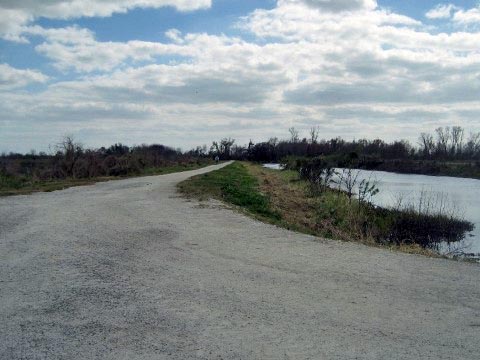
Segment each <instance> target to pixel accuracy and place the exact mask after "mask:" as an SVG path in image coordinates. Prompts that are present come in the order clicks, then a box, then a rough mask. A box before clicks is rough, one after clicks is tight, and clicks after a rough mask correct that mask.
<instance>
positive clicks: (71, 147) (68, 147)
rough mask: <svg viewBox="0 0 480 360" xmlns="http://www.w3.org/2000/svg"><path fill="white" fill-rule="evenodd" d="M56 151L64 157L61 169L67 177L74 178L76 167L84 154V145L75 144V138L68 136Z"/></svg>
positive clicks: (57, 146)
mask: <svg viewBox="0 0 480 360" xmlns="http://www.w3.org/2000/svg"><path fill="white" fill-rule="evenodd" d="M56 149H57V153H58V154H59V155H61V156H62V162H61V168H62V170H63V172H64V173H65V176H73V175H74V171H73V170H74V168H75V165H76V164H77V162H78V160H79V159H80V157H81V156H82V154H83V146H82V144H80V143H77V142H75V139H74V138H73V136H71V135H67V136H65V137H64V138H63V139H62V141H60V142H59V143H58V144H57V145H56Z"/></svg>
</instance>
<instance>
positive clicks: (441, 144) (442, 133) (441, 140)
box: [435, 126, 450, 155]
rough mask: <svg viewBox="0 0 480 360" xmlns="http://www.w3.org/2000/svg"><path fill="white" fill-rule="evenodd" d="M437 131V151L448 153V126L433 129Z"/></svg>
mask: <svg viewBox="0 0 480 360" xmlns="http://www.w3.org/2000/svg"><path fill="white" fill-rule="evenodd" d="M435 132H436V133H437V151H438V152H439V153H440V154H442V155H447V154H448V148H449V144H450V127H448V126H447V127H445V129H444V128H443V127H439V128H436V129H435Z"/></svg>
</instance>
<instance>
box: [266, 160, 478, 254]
mask: <svg viewBox="0 0 480 360" xmlns="http://www.w3.org/2000/svg"><path fill="white" fill-rule="evenodd" d="M273 165H277V166H273ZM268 167H269V168H273V169H279V167H278V164H269V166H268ZM359 171H360V174H359V178H358V181H361V180H362V179H366V180H368V179H370V180H372V181H375V182H376V184H377V187H378V189H379V190H380V192H379V193H378V194H377V195H376V196H375V197H374V198H373V201H372V202H373V203H374V204H375V205H377V206H382V207H392V206H395V205H397V204H398V201H399V199H401V200H402V202H403V203H404V204H405V203H407V204H418V202H419V199H420V197H421V196H425V195H427V196H429V197H430V198H432V199H435V198H437V199H444V200H446V203H447V206H448V207H449V209H450V210H452V211H454V212H455V215H456V216H457V217H459V218H463V219H465V220H468V221H470V222H472V223H473V224H475V229H474V230H473V232H472V233H470V234H468V235H467V238H466V239H465V241H464V242H462V244H452V245H450V246H448V245H444V246H443V248H442V249H441V251H442V252H443V253H447V252H453V251H455V250H457V248H459V247H460V248H461V249H460V250H462V251H464V252H472V253H480V200H479V199H480V180H475V179H463V178H453V177H446V176H426V175H411V174H397V173H389V172H384V171H365V170H359Z"/></svg>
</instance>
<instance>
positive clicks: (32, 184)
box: [0, 160, 213, 196]
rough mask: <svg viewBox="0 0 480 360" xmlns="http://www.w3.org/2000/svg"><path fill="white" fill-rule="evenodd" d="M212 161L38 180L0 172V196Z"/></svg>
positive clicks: (156, 172)
mask: <svg viewBox="0 0 480 360" xmlns="http://www.w3.org/2000/svg"><path fill="white" fill-rule="evenodd" d="M212 163H213V162H212V161H209V160H208V161H207V160H206V161H205V162H201V163H196V162H195V163H184V164H176V165H170V166H164V167H156V168H146V169H144V170H142V171H139V172H135V173H131V174H128V175H124V176H101V177H92V178H83V179H75V178H66V179H57V180H40V179H37V178H34V177H28V176H12V175H5V174H1V173H0V196H9V195H22V194H31V193H34V192H50V191H56V190H62V189H67V188H69V187H73V186H83V185H92V184H95V183H97V182H102V181H109V180H116V179H125V178H130V177H138V176H151V175H165V174H171V173H175V172H181V171H188V170H195V169H199V168H202V167H205V166H207V165H211V164H212Z"/></svg>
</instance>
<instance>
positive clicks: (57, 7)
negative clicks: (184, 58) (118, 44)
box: [0, 0, 212, 42]
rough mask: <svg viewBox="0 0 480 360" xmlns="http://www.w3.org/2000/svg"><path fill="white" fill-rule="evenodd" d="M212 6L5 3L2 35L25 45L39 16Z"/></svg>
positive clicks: (77, 0) (192, 1)
mask: <svg viewBox="0 0 480 360" xmlns="http://www.w3.org/2000/svg"><path fill="white" fill-rule="evenodd" d="M211 4H212V1H211V0H102V1H98V0H42V1H37V0H3V1H2V2H1V3H0V14H1V16H0V36H1V37H3V38H5V39H8V40H13V41H22V42H25V37H23V36H22V32H23V27H24V26H26V25H28V24H29V23H30V22H32V21H33V20H34V19H37V18H39V17H45V18H49V19H63V20H67V19H75V18H80V17H94V16H96V17H108V16H111V15H112V14H114V13H126V12H128V11H129V10H131V9H134V8H152V9H155V8H161V7H165V6H171V7H174V8H176V9H177V10H179V11H193V10H199V9H206V8H209V7H211Z"/></svg>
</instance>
